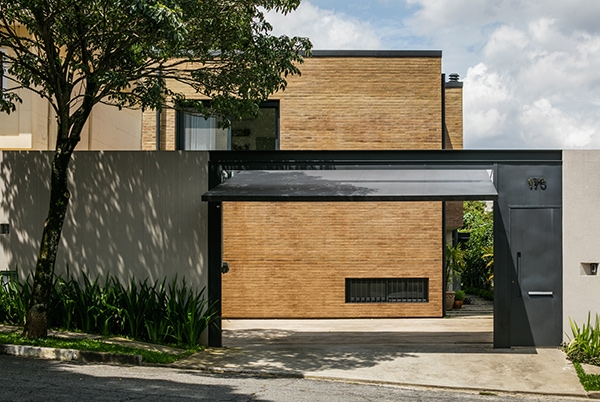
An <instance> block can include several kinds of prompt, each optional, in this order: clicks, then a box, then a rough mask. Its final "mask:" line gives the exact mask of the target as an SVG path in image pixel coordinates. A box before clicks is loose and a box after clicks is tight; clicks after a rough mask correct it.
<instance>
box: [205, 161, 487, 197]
mask: <svg viewBox="0 0 600 402" xmlns="http://www.w3.org/2000/svg"><path fill="white" fill-rule="evenodd" d="M497 198H498V192H497V190H496V188H495V186H494V183H493V182H492V178H491V171H490V170H485V169H343V170H246V171H241V172H239V173H237V174H235V175H234V176H233V177H232V178H230V179H228V180H227V181H225V182H224V183H221V184H219V185H218V186H216V187H214V188H212V189H210V190H209V191H208V192H206V193H205V194H204V195H203V196H202V200H204V201H209V202H222V201H452V200H495V199H497Z"/></svg>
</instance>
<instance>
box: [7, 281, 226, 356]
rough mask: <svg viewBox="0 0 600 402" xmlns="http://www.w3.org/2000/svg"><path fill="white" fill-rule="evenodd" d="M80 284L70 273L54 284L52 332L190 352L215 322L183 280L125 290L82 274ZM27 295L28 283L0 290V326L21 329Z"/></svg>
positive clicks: (207, 306)
mask: <svg viewBox="0 0 600 402" xmlns="http://www.w3.org/2000/svg"><path fill="white" fill-rule="evenodd" d="M82 278H83V279H82V281H77V280H75V279H74V278H73V276H71V275H70V273H69V271H68V269H67V274H66V279H65V278H63V277H61V276H56V277H55V278H54V286H53V291H52V294H51V297H50V305H49V311H48V319H49V324H50V325H51V326H52V327H55V328H62V329H65V330H79V331H83V332H87V333H91V334H100V335H110V334H118V335H123V336H127V337H131V338H134V339H138V340H142V341H150V342H154V343H166V344H176V345H180V346H185V347H188V348H193V347H196V346H198V345H199V342H200V337H201V335H202V333H203V332H204V331H205V330H206V329H207V328H208V326H209V325H210V324H211V323H212V321H213V320H214V319H215V318H216V312H215V309H214V304H210V303H209V302H208V301H207V300H206V298H205V294H204V289H202V290H200V291H196V290H195V289H194V288H191V287H189V286H188V285H187V284H186V282H185V279H183V280H178V279H177V278H175V279H173V281H172V282H171V283H170V284H169V285H168V286H165V280H162V281H156V282H155V283H153V284H149V283H148V281H147V280H145V281H137V280H135V279H132V280H131V282H130V283H129V286H128V287H125V286H123V285H122V284H121V283H120V282H119V281H118V280H117V279H116V278H115V277H112V276H110V275H109V276H108V277H107V278H106V280H105V281H104V283H99V282H98V278H96V279H95V280H93V281H91V280H90V279H89V277H88V276H87V275H85V274H84V275H83V276H82ZM30 294H31V277H28V278H27V280H25V281H24V282H23V283H20V282H10V283H8V284H4V285H2V286H0V322H3V323H6V324H12V325H23V324H24V322H25V314H26V306H27V301H28V300H29V295H30Z"/></svg>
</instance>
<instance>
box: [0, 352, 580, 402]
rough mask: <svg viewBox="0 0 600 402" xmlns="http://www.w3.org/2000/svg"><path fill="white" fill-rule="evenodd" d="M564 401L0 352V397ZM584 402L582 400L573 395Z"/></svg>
mask: <svg viewBox="0 0 600 402" xmlns="http://www.w3.org/2000/svg"><path fill="white" fill-rule="evenodd" d="M137 400H139V401H145V402H146V401H147V402H155V401H156V402H158V401H160V402H169V401H294V402H296V401H299V402H301V401H327V402H337V401H340V402H341V401H344V402H354V401H361V402H365V401H395V402H396V401H411V402H421V401H442V402H445V401H461V402H463V401H464V402H471V401H473V402H475V401H478V402H479V401H488V402H497V401H515V402H516V401H521V402H534V401H538V402H541V401H544V402H548V401H556V402H558V401H566V400H568V399H565V398H552V397H544V396H523V395H480V394H476V393H462V392H456V391H446V390H435V389H407V388H399V387H387V386H386V387H384V386H377V385H365V384H348V383H342V382H324V381H316V380H306V379H297V378H294V379H290V378H284V379H282V378H252V377H244V376H232V375H225V374H214V375H211V374H204V373H201V372H198V371H186V370H179V369H172V368H167V367H156V366H134V367H126V366H112V365H97V364H75V363H65V362H58V361H51V360H38V359H31V358H23V357H13V356H2V355H0V401H12V402H24V401H42V402H52V401H61V402H65V401H83V402H95V401H103V402H104V401H137ZM572 401H583V399H572Z"/></svg>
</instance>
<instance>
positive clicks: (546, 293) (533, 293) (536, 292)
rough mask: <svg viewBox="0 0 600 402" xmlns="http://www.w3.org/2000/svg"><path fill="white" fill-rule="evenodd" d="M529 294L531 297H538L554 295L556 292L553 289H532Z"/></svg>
mask: <svg viewBox="0 0 600 402" xmlns="http://www.w3.org/2000/svg"><path fill="white" fill-rule="evenodd" d="M527 294H528V295H529V297H532V296H534V297H535V296H537V297H552V296H553V295H554V292H551V291H547V290H531V291H529V292H527Z"/></svg>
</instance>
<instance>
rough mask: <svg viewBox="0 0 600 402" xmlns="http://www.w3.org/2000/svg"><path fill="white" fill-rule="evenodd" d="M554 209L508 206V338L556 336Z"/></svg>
mask: <svg viewBox="0 0 600 402" xmlns="http://www.w3.org/2000/svg"><path fill="white" fill-rule="evenodd" d="M561 219H562V218H561V210H560V208H511V209H510V248H511V257H512V270H511V279H510V338H511V339H510V343H511V345H512V346H558V345H559V344H560V343H561V341H562V241H561V230H562V224H561Z"/></svg>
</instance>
